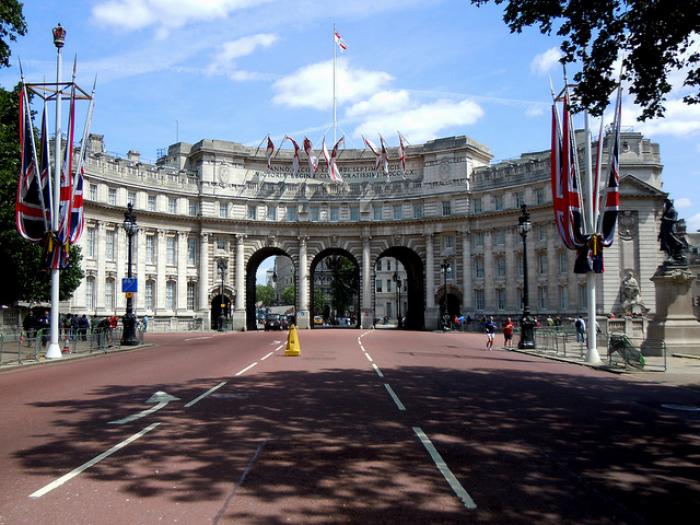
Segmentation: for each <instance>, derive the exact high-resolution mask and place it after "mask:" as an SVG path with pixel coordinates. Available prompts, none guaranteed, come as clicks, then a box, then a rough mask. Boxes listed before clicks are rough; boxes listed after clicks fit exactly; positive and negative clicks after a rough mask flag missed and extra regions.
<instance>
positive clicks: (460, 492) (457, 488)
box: [413, 427, 476, 509]
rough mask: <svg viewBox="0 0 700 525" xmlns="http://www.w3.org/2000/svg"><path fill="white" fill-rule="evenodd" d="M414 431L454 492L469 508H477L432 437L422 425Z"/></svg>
mask: <svg viewBox="0 0 700 525" xmlns="http://www.w3.org/2000/svg"><path fill="white" fill-rule="evenodd" d="M413 431H414V432H415V433H416V435H417V436H418V439H420V440H421V443H423V446H424V447H425V449H426V450H427V451H428V454H430V457H431V458H433V461H434V462H435V466H436V467H437V468H438V470H439V471H440V473H441V474H442V475H443V476H444V477H445V479H446V480H447V483H449V484H450V487H451V488H452V490H453V491H454V493H455V494H456V495H457V497H458V498H459V499H461V500H462V502H463V503H464V506H465V507H467V508H468V509H475V508H476V503H474V500H473V499H472V497H471V496H470V495H469V493H468V492H467V491H466V490H464V487H463V486H462V484H461V483H460V482H459V480H458V479H457V478H456V477H455V475H454V474H453V473H452V471H451V470H450V468H449V467H448V466H447V465H446V464H445V460H443V459H442V456H441V455H440V453H439V452H438V451H437V449H436V448H435V447H434V446H433V444H432V442H431V441H430V438H428V436H426V435H425V432H423V430H422V429H421V428H420V427H413Z"/></svg>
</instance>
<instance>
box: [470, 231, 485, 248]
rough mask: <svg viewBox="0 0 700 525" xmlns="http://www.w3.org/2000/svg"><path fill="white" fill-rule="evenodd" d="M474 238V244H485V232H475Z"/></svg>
mask: <svg viewBox="0 0 700 525" xmlns="http://www.w3.org/2000/svg"><path fill="white" fill-rule="evenodd" d="M472 235H473V240H474V246H479V247H481V246H483V245H484V232H476V233H473V234H472Z"/></svg>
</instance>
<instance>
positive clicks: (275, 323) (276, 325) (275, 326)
mask: <svg viewBox="0 0 700 525" xmlns="http://www.w3.org/2000/svg"><path fill="white" fill-rule="evenodd" d="M268 330H282V320H281V319H280V315H279V314H267V317H266V318H265V331H266V332H267V331H268Z"/></svg>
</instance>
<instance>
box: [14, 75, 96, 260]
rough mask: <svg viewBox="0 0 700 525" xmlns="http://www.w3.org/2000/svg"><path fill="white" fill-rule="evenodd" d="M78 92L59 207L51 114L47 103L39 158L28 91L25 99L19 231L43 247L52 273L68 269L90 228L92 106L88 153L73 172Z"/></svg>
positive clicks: (22, 103) (71, 115)
mask: <svg viewBox="0 0 700 525" xmlns="http://www.w3.org/2000/svg"><path fill="white" fill-rule="evenodd" d="M75 100H76V96H75V87H73V88H72V90H71V97H70V109H69V113H68V130H67V140H66V143H65V144H64V156H63V159H62V162H61V171H60V191H59V195H60V196H59V202H58V206H55V203H54V192H53V181H52V177H51V173H50V171H51V163H50V160H49V159H50V156H49V138H48V114H47V107H46V101H44V109H43V111H42V117H41V137H40V140H39V153H40V155H39V156H37V149H36V144H35V140H34V122H33V119H32V115H31V109H30V106H29V97H28V95H27V88H26V86H25V85H23V86H22V90H21V91H20V96H19V130H20V133H19V145H20V152H21V162H20V173H19V180H18V182H17V196H16V201H15V223H16V226H17V231H18V232H19V234H20V235H21V236H22V237H23V238H24V239H26V240H28V241H30V242H34V243H43V245H44V259H45V263H46V267H47V268H50V269H62V268H66V267H67V266H68V263H69V259H70V247H71V245H73V244H75V243H76V242H78V240H79V239H80V237H81V235H82V233H83V228H84V224H85V215H84V208H83V184H84V175H85V170H84V160H85V155H86V152H87V148H86V147H85V137H86V136H87V131H88V130H89V127H90V121H91V119H92V108H93V103H92V100H91V102H90V107H89V109H88V116H87V119H86V127H85V132H84V137H83V147H82V148H81V153H80V157H79V161H78V165H77V166H75V167H74V166H73V153H74V152H73V146H74V131H75ZM54 213H57V214H58V229H57V230H54V229H53V227H52V226H53V217H54Z"/></svg>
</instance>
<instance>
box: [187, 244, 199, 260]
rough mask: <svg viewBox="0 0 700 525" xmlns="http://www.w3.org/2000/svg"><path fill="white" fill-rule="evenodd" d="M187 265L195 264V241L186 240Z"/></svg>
mask: <svg viewBox="0 0 700 525" xmlns="http://www.w3.org/2000/svg"><path fill="white" fill-rule="evenodd" d="M187 264H188V265H189V266H195V265H196V264H197V239H187Z"/></svg>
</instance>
